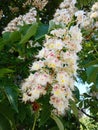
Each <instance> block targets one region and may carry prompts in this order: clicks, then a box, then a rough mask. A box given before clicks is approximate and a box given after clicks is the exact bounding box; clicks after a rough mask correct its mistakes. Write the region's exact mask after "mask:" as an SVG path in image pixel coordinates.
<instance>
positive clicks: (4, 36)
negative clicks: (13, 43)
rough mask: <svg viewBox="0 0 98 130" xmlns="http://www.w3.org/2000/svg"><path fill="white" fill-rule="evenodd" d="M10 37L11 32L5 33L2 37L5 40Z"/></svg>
mask: <svg viewBox="0 0 98 130" xmlns="http://www.w3.org/2000/svg"><path fill="white" fill-rule="evenodd" d="M9 36H10V32H5V33H3V35H2V37H3V39H6V40H7V39H8V38H9Z"/></svg>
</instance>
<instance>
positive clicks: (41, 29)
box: [35, 23, 49, 41]
mask: <svg viewBox="0 0 98 130" xmlns="http://www.w3.org/2000/svg"><path fill="white" fill-rule="evenodd" d="M48 27H49V26H48V25H47V24H42V23H40V24H39V26H38V29H37V32H36V35H35V40H36V41H37V40H39V39H41V38H43V37H44V36H45V34H47V33H48Z"/></svg>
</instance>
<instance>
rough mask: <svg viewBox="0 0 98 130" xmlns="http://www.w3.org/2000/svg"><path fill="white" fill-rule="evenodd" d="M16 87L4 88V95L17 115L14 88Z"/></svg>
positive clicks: (16, 94)
mask: <svg viewBox="0 0 98 130" xmlns="http://www.w3.org/2000/svg"><path fill="white" fill-rule="evenodd" d="M15 87H16V86H14V85H13V86H5V87H4V89H5V94H6V96H7V98H8V100H9V102H10V104H11V105H12V107H13V108H14V110H15V111H16V112H17V113H18V106H17V100H18V89H16V88H15Z"/></svg>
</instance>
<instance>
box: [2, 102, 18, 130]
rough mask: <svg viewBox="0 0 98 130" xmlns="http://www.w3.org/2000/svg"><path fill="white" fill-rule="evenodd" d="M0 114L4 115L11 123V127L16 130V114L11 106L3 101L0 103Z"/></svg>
mask: <svg viewBox="0 0 98 130" xmlns="http://www.w3.org/2000/svg"><path fill="white" fill-rule="evenodd" d="M0 114H1V115H3V116H4V117H5V118H6V119H7V120H8V122H9V124H10V126H11V127H13V128H14V130H16V125H15V120H14V113H13V111H12V109H11V107H10V106H9V104H8V102H7V101H5V100H3V101H2V102H1V103H0Z"/></svg>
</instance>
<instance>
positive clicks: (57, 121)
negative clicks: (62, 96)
mask: <svg viewBox="0 0 98 130" xmlns="http://www.w3.org/2000/svg"><path fill="white" fill-rule="evenodd" d="M51 118H52V119H53V120H54V121H55V122H56V124H57V126H58V128H59V130H64V125H63V123H62V122H61V120H60V119H59V118H58V117H57V116H56V115H54V114H53V113H52V114H51Z"/></svg>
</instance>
